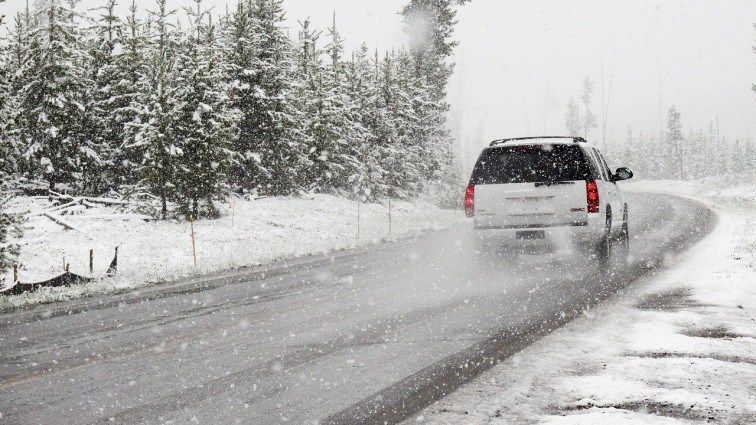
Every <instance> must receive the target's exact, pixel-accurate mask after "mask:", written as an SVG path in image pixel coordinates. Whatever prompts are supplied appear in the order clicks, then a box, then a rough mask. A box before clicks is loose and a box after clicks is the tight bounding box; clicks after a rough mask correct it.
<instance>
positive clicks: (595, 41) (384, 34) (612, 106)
mask: <svg viewBox="0 0 756 425" xmlns="http://www.w3.org/2000/svg"><path fill="white" fill-rule="evenodd" d="M169 1H170V0H169ZM137 2H138V3H141V4H144V5H147V6H149V5H151V4H152V3H153V2H152V1H151V0H137ZM170 2H171V3H172V4H173V5H180V4H187V3H188V1H187V0H183V2H182V0H172V1H170ZM23 3H24V0H9V3H7V4H3V5H1V6H0V10H4V11H6V13H9V12H12V11H13V10H14V9H20V8H21V7H23ZM98 3H99V1H98V0H84V1H83V2H82V7H91V6H92V5H96V4H98ZM122 3H124V4H126V3H130V0H122ZM231 3H232V4H233V3H234V2H231ZM404 3H405V0H285V6H286V9H287V12H288V18H289V20H290V22H291V25H292V28H293V29H292V31H293V32H292V34H295V33H296V21H297V20H302V19H304V18H305V17H306V16H311V18H312V20H313V22H314V24H315V25H316V26H318V27H322V28H325V27H326V26H327V25H329V24H330V20H331V14H332V13H333V12H334V11H335V12H336V14H337V20H338V24H339V27H340V29H341V31H342V32H343V34H344V36H345V37H346V38H347V41H348V46H349V47H353V48H356V47H358V46H359V44H360V43H362V42H363V41H364V42H366V43H368V45H369V46H371V48H373V47H377V48H379V49H381V50H383V49H387V48H391V47H393V46H399V45H402V44H403V43H404V36H403V34H402V31H401V29H402V24H401V18H400V16H399V15H398V14H397V13H398V11H399V10H400V8H401V5H402V4H404ZM208 4H216V5H217V7H218V8H219V10H222V8H223V7H224V5H225V4H226V1H225V0H208ZM458 17H459V21H460V22H459V27H458V29H457V32H456V38H457V39H458V40H459V43H460V45H459V47H458V49H457V51H456V58H455V59H456V61H457V62H458V68H457V72H456V74H455V76H454V78H453V80H452V84H451V87H450V88H449V100H450V102H451V104H452V105H453V111H452V120H451V121H452V125H453V126H454V127H455V131H456V133H457V134H458V135H460V136H461V137H460V138H461V139H462V140H463V143H464V145H465V146H466V147H467V148H466V149H465V152H466V155H465V156H473V155H475V154H476V153H475V152H476V151H477V150H478V149H479V147H480V146H481V145H483V144H484V143H485V142H486V141H487V140H489V139H492V138H495V137H507V136H517V135H526V134H541V133H544V132H545V133H547V134H560V133H563V132H564V112H565V108H566V104H567V101H568V99H569V97H570V96H571V95H574V96H576V97H577V96H579V94H580V91H581V84H582V79H583V77H584V76H586V75H587V76H589V77H590V78H591V79H592V80H593V82H594V101H593V110H594V112H595V113H596V114H597V115H599V116H600V110H601V62H602V52H603V62H604V80H605V82H604V84H605V89H604V96H605V97H606V96H608V91H609V81H610V79H611V82H612V91H611V99H610V102H609V124H608V129H607V133H608V136H609V137H610V138H611V136H612V135H613V136H614V138H615V139H620V140H621V139H623V138H624V136H625V134H626V131H627V126H628V125H630V126H632V127H633V128H634V129H635V130H636V131H638V130H643V131H651V130H655V129H658V126H659V122H658V119H657V117H658V104H659V83H660V81H661V89H662V96H661V99H662V105H663V107H664V110H665V111H666V109H667V107H668V106H669V105H671V104H675V105H677V107H678V109H679V110H680V111H681V113H682V119H683V125H684V126H685V127H686V128H690V127H694V128H702V127H706V126H708V123H709V122H710V121H713V120H714V119H715V118H716V117H717V116H718V117H719V125H720V128H721V130H722V132H723V133H724V134H726V135H728V136H729V137H741V138H750V139H751V140H754V139H756V93H753V92H752V91H750V90H749V88H750V87H751V84H753V83H754V82H756V55H755V54H753V53H752V52H751V46H752V45H753V44H756V41H754V39H755V38H756V31H754V29H753V27H752V23H753V22H756V1H753V0H743V1H734V0H728V1H693V0H684V1H671V0H634V1H632V2H628V1H569V2H567V1H537V0H534V1H527V2H522V1H504V0H473V1H472V2H471V3H469V4H468V5H466V6H465V7H464V8H462V9H461V10H460V12H459V15H458ZM660 59H661V73H660V66H659V63H660ZM660 77H661V78H660ZM600 122H601V120H600V117H599V123H600ZM544 124H545V125H544ZM544 128H545V131H544ZM590 138H591V139H592V140H593V141H594V142H600V139H601V129H600V128H598V129H595V130H594V131H593V132H592V134H591V135H590Z"/></svg>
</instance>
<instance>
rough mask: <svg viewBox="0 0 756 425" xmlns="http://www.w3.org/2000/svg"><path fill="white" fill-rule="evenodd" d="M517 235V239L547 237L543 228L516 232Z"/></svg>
mask: <svg viewBox="0 0 756 425" xmlns="http://www.w3.org/2000/svg"><path fill="white" fill-rule="evenodd" d="M515 236H516V237H517V239H527V240H532V239H545V238H546V232H545V231H543V230H524V231H521V232H517V233H515Z"/></svg>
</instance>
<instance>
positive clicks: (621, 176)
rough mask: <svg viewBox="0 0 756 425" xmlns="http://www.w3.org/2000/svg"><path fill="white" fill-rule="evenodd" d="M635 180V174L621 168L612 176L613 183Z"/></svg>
mask: <svg viewBox="0 0 756 425" xmlns="http://www.w3.org/2000/svg"><path fill="white" fill-rule="evenodd" d="M632 178H633V172H632V171H630V169H629V168H625V167H620V168H617V171H616V172H615V173H614V174H613V175H612V181H613V182H618V181H621V180H630V179H632Z"/></svg>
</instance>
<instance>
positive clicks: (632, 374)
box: [413, 179, 756, 425]
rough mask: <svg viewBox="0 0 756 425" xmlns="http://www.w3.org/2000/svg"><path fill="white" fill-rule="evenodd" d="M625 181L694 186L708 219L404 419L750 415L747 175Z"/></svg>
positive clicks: (753, 257)
mask: <svg viewBox="0 0 756 425" xmlns="http://www.w3.org/2000/svg"><path fill="white" fill-rule="evenodd" d="M632 187H633V188H637V189H641V188H642V189H647V188H654V189H656V190H659V188H664V190H668V191H678V190H680V191H682V192H683V193H687V194H689V195H696V196H698V197H702V196H705V197H706V198H708V199H710V200H709V201H707V202H709V203H710V205H711V206H712V208H714V209H715V210H716V211H717V212H718V214H719V218H720V221H719V224H718V226H717V228H716V229H715V230H714V232H713V233H712V234H711V235H709V236H708V237H707V238H705V239H704V240H703V241H702V242H700V243H699V244H698V245H696V246H695V247H694V248H693V249H692V250H691V251H689V252H688V253H686V254H683V255H682V256H681V257H680V258H679V259H678V261H679V262H678V263H677V264H676V265H675V266H674V267H673V268H670V269H667V270H662V271H659V272H657V273H656V274H654V275H650V276H646V277H644V278H642V279H641V280H640V281H639V282H637V283H636V284H634V285H632V286H630V287H629V288H627V289H626V290H625V291H626V292H625V293H623V294H621V295H620V296H617V297H614V298H613V299H612V300H610V301H609V302H606V303H603V304H602V305H600V306H599V307H597V308H595V309H593V310H591V311H589V312H586V314H585V316H584V317H581V318H579V319H577V320H575V321H573V322H571V323H569V324H567V325H565V326H564V327H562V328H560V329H557V330H556V331H554V332H553V333H552V334H550V335H548V336H547V337H545V338H543V339H541V340H539V341H538V342H536V343H535V344H533V345H531V346H530V347H528V348H526V349H525V350H523V351H521V352H520V353H518V354H517V355H515V356H513V357H511V358H509V359H508V360H507V361H505V362H503V363H502V364H500V365H499V366H497V367H495V368H493V369H491V370H489V371H488V372H486V373H484V374H483V375H481V376H480V377H479V378H478V379H476V380H475V381H473V382H472V383H470V384H469V385H467V386H465V387H463V388H461V389H460V390H459V391H457V392H456V393H453V394H451V395H450V396H448V397H446V398H444V399H442V400H440V401H438V402H436V403H434V404H433V405H431V406H430V407H429V408H427V409H426V410H425V411H424V412H422V413H421V414H420V415H418V416H416V417H415V418H414V419H413V420H416V421H422V422H424V423H433V424H441V423H444V424H446V423H448V424H451V423H471V424H474V423H489V422H492V423H534V422H538V423H548V424H560V425H561V424H610V423H611V424H672V423H690V422H716V423H754V422H756V403H754V395H755V394H756V387H754V382H756V328H755V327H754V322H756V284H755V283H756V272H755V271H754V270H755V269H756V237H755V235H754V225H753V223H754V222H755V220H754V219H755V218H756V209H755V208H754V205H753V196H754V193H756V184H753V182H752V181H751V182H750V183H748V182H745V181H743V180H738V179H736V180H732V181H730V183H728V182H727V181H726V180H725V179H720V180H719V181H717V180H715V179H706V180H703V181H697V182H639V183H636V184H634V185H633V186H632ZM711 200H715V201H711Z"/></svg>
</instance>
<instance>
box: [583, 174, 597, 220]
mask: <svg viewBox="0 0 756 425" xmlns="http://www.w3.org/2000/svg"><path fill="white" fill-rule="evenodd" d="M585 198H586V201H587V202H588V212H589V213H597V212H599V192H598V185H597V184H596V180H586V182H585Z"/></svg>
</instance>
